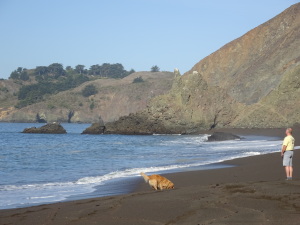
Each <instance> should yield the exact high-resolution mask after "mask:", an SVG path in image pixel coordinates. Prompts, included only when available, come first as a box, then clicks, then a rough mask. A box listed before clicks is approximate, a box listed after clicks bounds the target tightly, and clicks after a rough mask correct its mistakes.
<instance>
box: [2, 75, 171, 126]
mask: <svg viewBox="0 0 300 225" xmlns="http://www.w3.org/2000/svg"><path fill="white" fill-rule="evenodd" d="M137 77H141V78H142V79H143V80H144V81H143V82H140V83H133V80H134V79H135V78H137ZM173 79H174V74H173V73H171V72H157V73H151V72H137V73H133V74H131V75H129V76H127V77H125V78H123V79H97V80H94V81H88V82H85V83H83V84H82V85H80V86H79V87H77V88H74V89H71V90H68V91H63V92H59V93H58V94H55V95H50V96H47V98H46V100H44V101H42V102H39V103H36V104H33V105H29V106H27V107H24V108H21V109H16V108H14V107H13V105H10V107H9V106H8V105H6V106H4V103H7V101H4V100H3V101H4V102H3V106H2V110H1V112H2V114H1V116H0V121H2V122H6V121H7V122H35V121H36V115H37V114H39V116H40V118H41V119H45V120H46V121H48V122H52V121H60V122H67V121H68V116H71V122H83V123H91V122H97V121H99V119H100V118H101V119H102V120H103V121H104V122H110V121H114V120H117V119H118V118H119V117H120V116H124V115H129V114H130V113H135V112H137V111H140V110H142V109H144V108H145V107H146V105H147V103H148V102H149V100H150V99H151V98H153V97H155V96H157V95H160V94H164V93H166V92H167V91H168V90H170V88H171V86H172V83H173ZM8 82H11V81H10V80H8V81H5V84H8ZM90 84H92V85H94V86H95V87H96V89H97V91H98V93H97V94H95V95H92V96H89V97H84V96H83V95H82V90H83V89H84V88H85V87H86V86H87V85H90ZM16 90H17V88H16ZM3 98H4V97H3ZM15 101H17V100H15ZM14 103H15V102H14Z"/></svg>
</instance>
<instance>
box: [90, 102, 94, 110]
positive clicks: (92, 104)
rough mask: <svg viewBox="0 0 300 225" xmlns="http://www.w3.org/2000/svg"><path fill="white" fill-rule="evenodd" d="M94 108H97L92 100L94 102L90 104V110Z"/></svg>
mask: <svg viewBox="0 0 300 225" xmlns="http://www.w3.org/2000/svg"><path fill="white" fill-rule="evenodd" d="M94 108H95V103H94V102H92V103H91V104H90V110H93V109H94Z"/></svg>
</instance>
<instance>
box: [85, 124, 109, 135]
mask: <svg viewBox="0 0 300 225" xmlns="http://www.w3.org/2000/svg"><path fill="white" fill-rule="evenodd" d="M104 132H105V126H104V125H103V123H93V124H92V125H91V126H90V127H88V128H86V129H85V130H84V131H83V132H82V133H81V134H104Z"/></svg>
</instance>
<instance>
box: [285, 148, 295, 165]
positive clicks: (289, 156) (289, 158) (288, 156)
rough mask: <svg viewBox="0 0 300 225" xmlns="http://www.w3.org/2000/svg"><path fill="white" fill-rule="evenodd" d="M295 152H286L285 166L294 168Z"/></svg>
mask: <svg viewBox="0 0 300 225" xmlns="http://www.w3.org/2000/svg"><path fill="white" fill-rule="evenodd" d="M293 155H294V151H285V152H284V155H283V166H293Z"/></svg>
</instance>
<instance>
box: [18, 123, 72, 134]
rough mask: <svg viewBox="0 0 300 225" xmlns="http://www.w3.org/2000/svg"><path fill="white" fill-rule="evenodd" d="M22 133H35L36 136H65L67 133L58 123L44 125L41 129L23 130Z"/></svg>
mask: <svg viewBox="0 0 300 225" xmlns="http://www.w3.org/2000/svg"><path fill="white" fill-rule="evenodd" d="M22 133H36V134H65V133H67V131H66V130H65V129H64V128H63V126H62V125H60V124H59V123H51V124H49V123H48V124H46V125H44V126H42V127H39V128H36V127H31V128H25V129H24V130H23V132H22Z"/></svg>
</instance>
